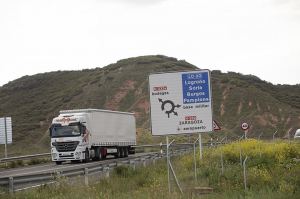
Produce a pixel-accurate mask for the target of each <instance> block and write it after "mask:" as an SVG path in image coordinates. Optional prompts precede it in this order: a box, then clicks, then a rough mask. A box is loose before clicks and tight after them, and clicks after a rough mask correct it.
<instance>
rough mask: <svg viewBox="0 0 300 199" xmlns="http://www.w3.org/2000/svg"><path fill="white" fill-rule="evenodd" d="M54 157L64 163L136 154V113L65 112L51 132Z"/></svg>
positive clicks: (80, 110) (55, 160)
mask: <svg viewBox="0 0 300 199" xmlns="http://www.w3.org/2000/svg"><path fill="white" fill-rule="evenodd" d="M49 132H50V137H51V157H52V161H54V162H56V164H61V163H62V162H64V161H71V162H88V161H90V160H91V159H92V160H100V159H105V158H106V156H107V155H114V156H115V157H116V158H119V157H127V156H128V154H133V153H134V148H133V146H135V145H136V126H135V117H134V114H133V113H127V112H118V111H109V110H102V109H75V110H62V111H60V112H59V115H58V116H57V117H55V118H54V119H53V120H52V124H51V127H50V128H49Z"/></svg>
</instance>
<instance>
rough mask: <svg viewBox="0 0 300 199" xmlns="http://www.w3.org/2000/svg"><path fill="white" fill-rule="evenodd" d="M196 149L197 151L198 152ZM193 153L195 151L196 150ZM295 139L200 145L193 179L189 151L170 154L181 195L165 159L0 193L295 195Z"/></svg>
mask: <svg viewBox="0 0 300 199" xmlns="http://www.w3.org/2000/svg"><path fill="white" fill-rule="evenodd" d="M240 149H241V151H242V158H243V159H244V158H245V157H246V156H248V161H247V185H248V186H247V191H246V192H245V191H244V184H243V175H242V167H241V166H240ZM221 152H222V155H223V161H224V162H223V163H224V173H223V174H222V172H221V163H220V161H221V159H220V154H221ZM198 155H199V154H198ZM198 155H197V156H198ZM294 158H297V159H299V158H300V146H299V143H291V144H289V143H287V142H277V143H267V142H261V141H257V140H251V139H250V140H247V141H242V142H235V143H232V144H228V145H224V146H221V147H219V148H211V149H207V150H205V153H204V158H203V160H201V161H199V160H197V166H198V169H197V179H198V180H197V181H195V180H194V162H193V155H192V154H191V155H186V156H182V157H176V158H172V164H173V167H174V170H175V171H176V173H177V177H178V179H179V182H180V184H181V186H182V188H183V190H184V194H183V195H181V194H180V192H179V191H178V189H177V188H176V184H175V181H174V179H172V180H171V183H172V193H171V194H169V193H168V185H167V170H166V162H165V160H161V161H157V163H156V164H155V165H150V166H148V167H146V168H137V169H135V170H134V169H133V168H131V167H126V166H121V167H118V168H116V169H115V170H114V171H113V172H112V174H111V177H110V178H106V179H102V180H100V181H98V182H96V183H94V184H91V185H90V186H84V185H82V184H80V183H78V184H74V183H73V184H70V183H67V182H66V180H65V179H61V180H60V183H59V184H56V185H52V186H45V187H40V188H37V189H34V190H28V191H24V192H19V193H15V194H14V195H8V194H7V195H2V196H1V195H0V198H1V197H3V198H101V199H102V198H112V199H115V198H116V199H119V198H120V199H121V198H133V199H135V198H136V199H140V198H141V199H143V198H170V199H171V198H172V199H174V198H207V199H214V198H249V199H250V198H251V199H252V198H253V199H256V198H270V199H271V198H272V199H277V198H292V199H293V198H295V199H296V198H299V196H300V163H299V162H296V161H295V160H294ZM194 186H210V187H212V188H214V193H212V194H209V195H201V197H200V196H197V195H193V194H191V193H189V192H187V191H186V190H187V188H190V187H194Z"/></svg>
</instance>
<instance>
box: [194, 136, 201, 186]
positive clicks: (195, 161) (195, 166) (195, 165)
mask: <svg viewBox="0 0 300 199" xmlns="http://www.w3.org/2000/svg"><path fill="white" fill-rule="evenodd" d="M199 135H200V134H199ZM199 138H200V137H199ZM199 138H198V139H197V140H196V141H195V142H194V169H195V181H197V160H196V143H197V141H198V140H199ZM199 143H200V142H199Z"/></svg>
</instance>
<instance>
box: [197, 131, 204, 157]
mask: <svg viewBox="0 0 300 199" xmlns="http://www.w3.org/2000/svg"><path fill="white" fill-rule="evenodd" d="M198 140H199V152H200V155H199V156H200V160H202V157H203V156H202V151H203V150H202V137H201V133H199V137H198Z"/></svg>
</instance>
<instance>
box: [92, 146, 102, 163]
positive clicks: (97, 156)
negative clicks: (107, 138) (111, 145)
mask: <svg viewBox="0 0 300 199" xmlns="http://www.w3.org/2000/svg"><path fill="white" fill-rule="evenodd" d="M94 151H95V157H93V158H92V160H94V161H96V160H101V159H102V154H101V148H100V147H95V148H94Z"/></svg>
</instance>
